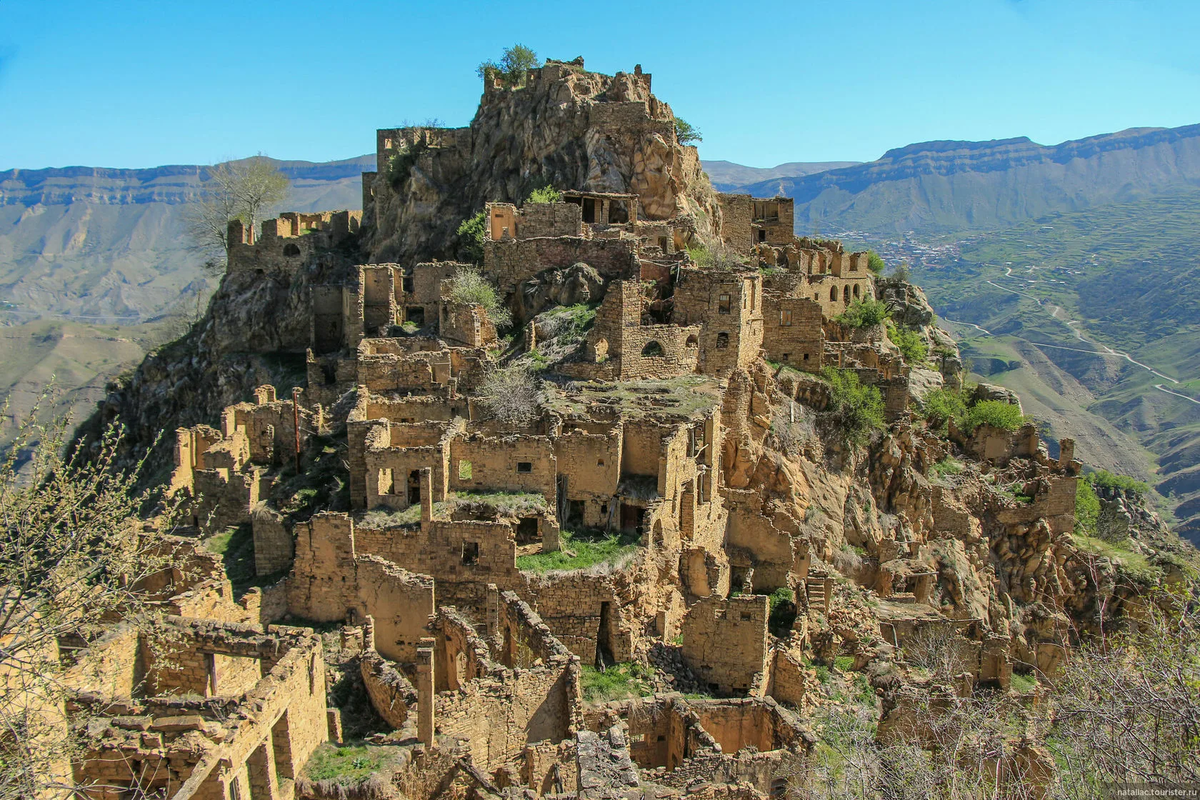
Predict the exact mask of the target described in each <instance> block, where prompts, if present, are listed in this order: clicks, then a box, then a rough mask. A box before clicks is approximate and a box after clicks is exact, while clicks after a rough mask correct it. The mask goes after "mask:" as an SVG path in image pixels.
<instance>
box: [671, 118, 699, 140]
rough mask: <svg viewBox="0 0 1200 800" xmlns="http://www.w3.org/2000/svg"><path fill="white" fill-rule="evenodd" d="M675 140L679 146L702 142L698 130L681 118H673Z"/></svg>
mask: <svg viewBox="0 0 1200 800" xmlns="http://www.w3.org/2000/svg"><path fill="white" fill-rule="evenodd" d="M675 139H676V141H678V142H679V143H680V144H693V143H695V142H702V141H704V137H703V136H702V135H701V134H700V129H699V128H697V127H696V126H694V125H692V123H690V122H688V121H687V120H686V119H683V118H682V117H676V118H675Z"/></svg>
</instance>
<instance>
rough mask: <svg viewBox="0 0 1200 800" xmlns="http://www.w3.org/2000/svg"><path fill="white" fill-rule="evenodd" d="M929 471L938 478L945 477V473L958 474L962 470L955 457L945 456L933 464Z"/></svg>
mask: <svg viewBox="0 0 1200 800" xmlns="http://www.w3.org/2000/svg"><path fill="white" fill-rule="evenodd" d="M931 471H932V472H933V474H934V475H936V476H937V477H938V478H945V477H946V476H947V475H958V474H959V473H960V472H962V471H963V465H962V462H961V461H959V460H958V459H957V458H954V457H953V456H946V457H945V458H943V459H942V460H941V461H939V462H937V463H936V464H934V465H933V468H932V470H931Z"/></svg>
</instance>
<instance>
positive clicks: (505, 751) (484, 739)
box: [435, 658, 578, 772]
mask: <svg viewBox="0 0 1200 800" xmlns="http://www.w3.org/2000/svg"><path fill="white" fill-rule="evenodd" d="M572 670H578V667H577V666H576V665H574V664H573V662H572V661H571V660H570V659H569V658H558V659H555V660H554V661H552V662H551V663H549V664H547V665H545V666H542V667H537V668H534V669H522V670H512V671H509V670H504V671H503V672H501V673H500V676H499V679H498V680H497V679H496V678H495V677H493V678H492V679H489V680H474V681H468V682H466V683H464V684H463V685H462V687H461V688H460V689H459V691H457V692H453V693H445V694H439V695H438V697H437V708H436V712H435V720H436V722H437V731H438V733H439V734H440V735H443V736H450V737H452V738H456V739H462V740H465V742H466V745H467V749H468V750H469V751H470V753H471V757H472V760H473V761H474V763H475V765H476V766H478V767H480V768H481V769H484V770H485V771H487V772H491V771H493V770H495V769H496V768H498V767H500V766H501V765H503V764H504V763H505V762H508V761H511V760H512V759H515V758H518V757H519V756H520V755H521V753H522V752H523V751H524V749H525V748H526V746H527V745H529V744H531V743H533V742H543V741H545V742H549V743H551V744H556V743H558V742H561V741H563V740H564V739H566V738H567V737H568V736H572V735H574V731H573V729H572V720H573V716H574V715H573V708H572V706H573V704H574V703H577V694H576V693H577V691H578V688H577V687H578V677H577V675H576V676H572V675H571V671H572Z"/></svg>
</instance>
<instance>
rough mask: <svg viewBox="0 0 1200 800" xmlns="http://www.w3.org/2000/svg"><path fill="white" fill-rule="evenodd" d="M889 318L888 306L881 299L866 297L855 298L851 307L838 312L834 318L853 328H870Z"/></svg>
mask: <svg viewBox="0 0 1200 800" xmlns="http://www.w3.org/2000/svg"><path fill="white" fill-rule="evenodd" d="M887 318H888V308H887V305H886V304H885V303H883V302H882V301H879V300H872V299H870V298H866V299H863V300H855V301H854V302H853V303H851V304H850V307H849V308H847V309H846V310H845V311H843V312H842V313H841V314H838V315H837V316H836V317H834V319H835V320H836V321H837V322H840V323H842V324H843V325H849V326H850V327H851V328H869V327H871V326H872V325H879V324H880V323H882V322H883V321H884V320H885V319H887Z"/></svg>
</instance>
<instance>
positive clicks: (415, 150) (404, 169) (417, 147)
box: [386, 140, 428, 189]
mask: <svg viewBox="0 0 1200 800" xmlns="http://www.w3.org/2000/svg"><path fill="white" fill-rule="evenodd" d="M426 149H428V146H427V145H426V144H425V141H424V140H418V141H416V142H413V143H412V144H403V145H401V146H400V147H398V148H396V151H395V152H393V153H392V154H391V155H390V156H389V157H388V162H387V173H386V177H387V180H388V182H389V183H390V184H391V185H392V186H393V187H394V188H396V189H399V188H400V186H401V185H402V184H403V183H404V182H405V181H407V180H408V176H409V175H411V174H412V168H413V167H414V166H415V165H416V163H417V158H418V157H419V156H420V155H421V153H422V152H424V151H425V150H426Z"/></svg>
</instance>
